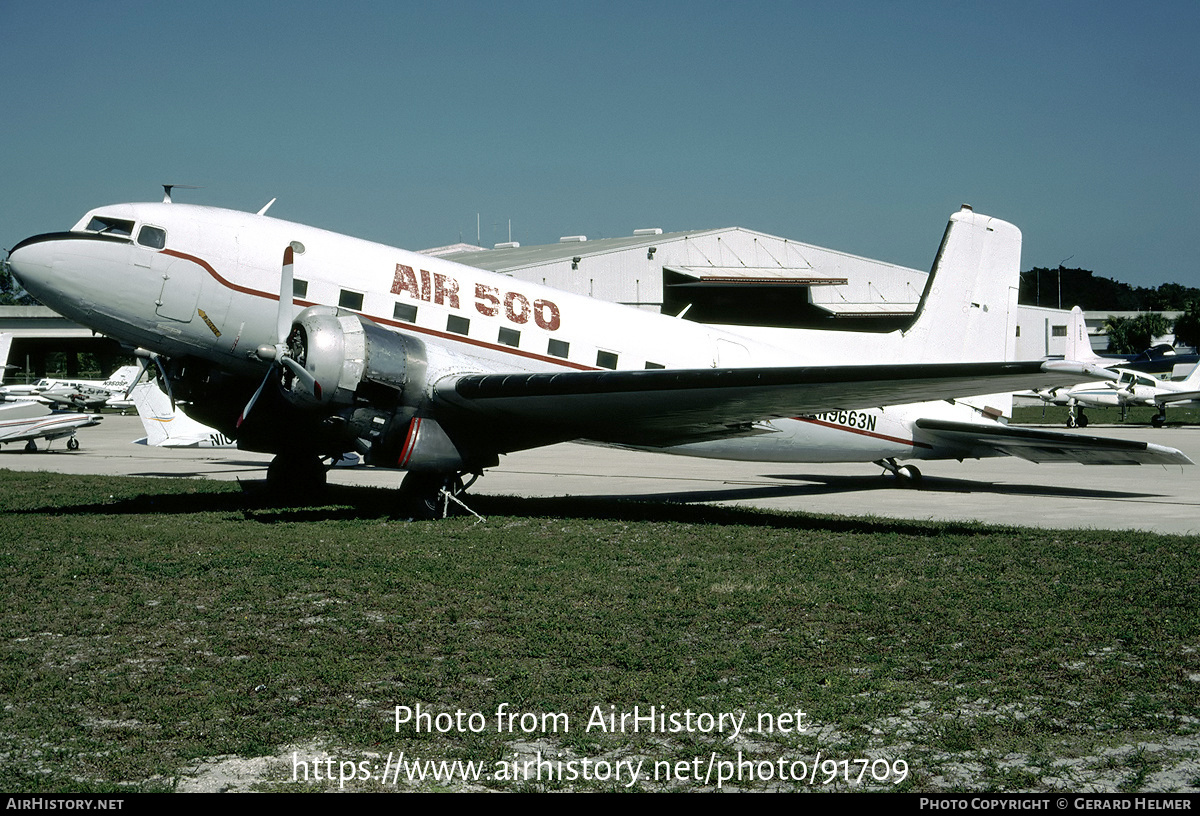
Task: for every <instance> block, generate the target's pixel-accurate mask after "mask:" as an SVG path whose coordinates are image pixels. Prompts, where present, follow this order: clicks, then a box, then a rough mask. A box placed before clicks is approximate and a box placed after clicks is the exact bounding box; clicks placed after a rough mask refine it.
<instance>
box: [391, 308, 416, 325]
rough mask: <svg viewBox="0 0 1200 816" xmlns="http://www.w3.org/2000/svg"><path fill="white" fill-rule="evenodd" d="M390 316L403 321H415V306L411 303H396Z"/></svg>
mask: <svg viewBox="0 0 1200 816" xmlns="http://www.w3.org/2000/svg"><path fill="white" fill-rule="evenodd" d="M392 317H394V318H396V319H397V320H403V321H404V322H405V323H416V322H417V307H416V306H413V305H412V304H411V303H397V304H396V305H395V307H394V308H393V309H392Z"/></svg>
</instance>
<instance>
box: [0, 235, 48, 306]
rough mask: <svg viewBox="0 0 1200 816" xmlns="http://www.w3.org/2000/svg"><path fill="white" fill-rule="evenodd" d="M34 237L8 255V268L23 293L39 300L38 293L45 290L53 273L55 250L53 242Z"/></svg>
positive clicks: (23, 242)
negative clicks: (27, 293)
mask: <svg viewBox="0 0 1200 816" xmlns="http://www.w3.org/2000/svg"><path fill="white" fill-rule="evenodd" d="M42 239H43V236H40V235H35V236H34V237H32V238H26V239H25V240H24V241H22V242H21V243H19V244H17V245H16V246H15V247H13V248H12V251H11V252H9V253H8V268H9V269H11V270H12V273H13V276H14V277H16V279H17V282H18V283H20V284H21V286H22V287H24V289H25V291H27V292H29V294H31V295H33V296H34V297H35V298H38V299H39V300H41V296H40V295H39V292H42V291H44V290H45V287H46V286H47V285H48V283H49V281H50V279H51V276H52V274H53V272H54V261H55V256H56V255H57V252H58V251H57V248H56V246H55V242H54V241H47V240H42Z"/></svg>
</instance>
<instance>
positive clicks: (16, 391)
mask: <svg viewBox="0 0 1200 816" xmlns="http://www.w3.org/2000/svg"><path fill="white" fill-rule="evenodd" d="M139 373H140V371H139V368H138V366H135V365H131V366H122V367H120V368H118V369H117V370H116V371H114V372H113V374H112V376H111V377H109V378H108V379H107V380H60V379H55V378H53V377H43V378H42V379H40V380H38V381H37V382H36V383H34V384H33V385H8V386H0V397H3V398H4V399H6V400H26V401H28V400H32V401H35V402H41V403H44V404H46V405H53V406H56V407H59V408H76V409H79V410H85V411H86V410H99V409H100V408H131V407H133V404H132V403H131V402H129V401H128V399H126V396H125V395H126V393H127V392H128V391H129V388H130V386H132V385H133V383H134V381H135V380H136V379H137V378H138V375H139Z"/></svg>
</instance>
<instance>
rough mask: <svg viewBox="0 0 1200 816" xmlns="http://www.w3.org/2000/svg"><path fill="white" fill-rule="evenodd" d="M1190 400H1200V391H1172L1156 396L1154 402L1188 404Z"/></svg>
mask: <svg viewBox="0 0 1200 816" xmlns="http://www.w3.org/2000/svg"><path fill="white" fill-rule="evenodd" d="M1190 400H1200V391H1172V392H1171V393H1169V394H1156V395H1155V396H1154V401H1155V402H1157V403H1172V402H1188V401H1190Z"/></svg>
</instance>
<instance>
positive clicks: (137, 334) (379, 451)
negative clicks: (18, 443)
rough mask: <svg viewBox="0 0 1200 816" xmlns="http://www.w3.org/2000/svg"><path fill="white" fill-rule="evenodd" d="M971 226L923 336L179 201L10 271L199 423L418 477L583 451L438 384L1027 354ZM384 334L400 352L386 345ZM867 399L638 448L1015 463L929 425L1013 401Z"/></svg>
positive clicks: (50, 243)
mask: <svg viewBox="0 0 1200 816" xmlns="http://www.w3.org/2000/svg"><path fill="white" fill-rule="evenodd" d="M956 219H958V220H960V221H961V222H962V224H963V225H962V226H960V233H959V234H960V236H961V237H960V238H959V239H958V240H957V243H948V242H947V239H946V238H944V239H943V247H942V249H941V250H939V254H938V262H937V263H938V264H941V263H944V264H945V265H946V266H947V267H950V268H953V269H956V270H959V272H958V273H956V274H955V275H954V276H952V277H949V278H947V279H946V280H944V281H943V283H942V286H941V287H934V286H932V285H930V286H927V289H926V292H925V294H924V295H923V296H922V302H921V307H920V308H919V309H918V316H917V318H916V320H915V322H914V324H913V325H912V326H910V327H909V328H908V329H906V330H905V331H893V332H888V333H869V332H829V331H815V330H788V331H772V332H765V331H764V332H754V331H747V333H745V334H742V333H738V332H736V331H731V330H727V329H722V328H716V327H712V326H706V325H703V324H698V323H693V322H689V321H685V320H681V319H676V318H672V317H669V316H664V315H660V314H655V313H652V312H647V311H642V310H637V309H632V308H629V307H626V306H622V305H619V304H613V303H606V302H603V301H598V300H595V299H593V298H588V297H582V296H578V295H573V294H570V293H567V292H563V291H561V290H556V289H552V288H549V287H546V286H539V285H537V284H533V283H530V282H526V281H520V280H516V279H514V278H512V277H509V276H505V275H501V274H497V273H493V272H488V271H485V270H480V269H475V268H473V267H469V266H464V265H461V264H455V263H451V262H448V261H445V260H442V259H439V258H434V257H430V256H426V255H421V254H417V253H413V252H409V251H406V250H402V249H397V248H394V247H389V246H385V245H382V244H377V243H372V242H369V241H364V240H361V239H356V238H351V237H348V236H344V235H339V234H337V233H333V232H329V231H326V230H321V229H317V228H314V227H308V226H303V225H300V224H294V223H290V222H286V221H281V220H277V219H274V218H270V217H267V216H264V215H255V214H248V213H243V212H237V211H231V210H224V209H216V208H209V207H197V206H190V205H183V204H171V203H162V204H119V205H112V206H106V207H100V208H97V209H95V210H93V211H91V212H89V213H88V214H86V215H85V216H84V217H83V218H82V219H81V220H80V221H79V223H78V224H76V226H75V227H74V228H73V229H72V230H70V231H69V232H63V233H50V234H46V235H40V236H35V237H33V238H30V239H27V240H25V241H23V242H21V243H20V244H18V246H17V247H15V248H14V249H13V251H12V253H11V256H10V262H11V264H12V266H13V269H14V271H15V272H16V273H17V275H18V277H19V279H20V280H21V281H22V283H23V285H24V286H25V288H26V289H27V290H28V291H29V292H30V294H32V295H34V296H35V297H37V298H38V299H39V300H41V301H42V302H44V303H46V304H47V305H50V306H51V307H52V308H54V309H56V310H57V311H59V312H60V313H62V314H63V315H65V316H67V317H69V318H71V319H74V320H76V321H78V322H80V323H82V324H84V325H87V326H90V327H92V328H93V329H95V330H97V331H99V332H102V333H104V334H107V335H110V336H112V337H115V338H117V339H118V340H120V341H121V342H123V343H126V344H128V345H130V346H132V347H139V348H141V349H143V350H145V351H146V352H149V353H152V354H157V355H160V356H161V357H163V358H168V359H169V360H170V361H171V366H172V368H171V376H172V378H174V379H175V381H176V387H180V388H184V389H186V390H185V391H184V393H183V394H182V398H183V399H185V400H190V401H191V403H192V405H193V407H194V408H196V409H198V412H199V415H198V416H197V419H199V420H200V421H202V422H205V423H206V424H209V425H212V426H214V427H215V428H217V429H218V430H219V431H220V432H221V433H225V434H228V435H230V436H234V435H236V436H237V437H238V439H239V445H242V444H243V443H245V445H246V446H253V445H257V447H255V448H254V449H257V450H270V451H276V452H281V451H284V450H286V449H287V448H288V446H290V445H296V444H298V443H299V444H303V443H305V442H306V441H307V440H310V439H311V438H312V437H314V436H319V435H320V434H326V436H325V437H324V438H323V439H322V440H321V441H320V442H319V443H312V444H311V447H312V449H313V450H314V451H315V452H318V453H324V454H326V455H328V454H331V453H332V454H340V453H341V452H344V451H345V450H347V447H346V446H345V444H346V443H347V442H348V441H356V442H355V443H356V444H359V450H360V451H361V452H363V453H364V454H365V455H367V456H368V461H374V462H375V463H382V464H387V465H388V466H392V467H401V468H409V467H412V466H413V463H414V462H416V461H417V460H418V459H421V458H422V457H424V458H423V461H425V462H427V463H428V464H427V466H428V467H429V468H431V469H438V470H442V471H446V470H451V471H452V470H454V469H456V468H470V467H474V466H478V463H479V462H485V461H486V460H488V458H489V457H491V459H493V460H494V457H495V455H496V453H503V452H506V451H509V450H516V449H519V448H520V447H522V446H530V445H536V444H547V443H548V442H549V441H555V440H557V439H569V438H573V437H572V436H571V430H570V429H571V427H573V426H572V425H571V423H570V422H569V421H568V420H569V417H568V416H567V415H566V414H562V415H556V416H554V417H552V424H553V423H554V422H557V423H560V424H561V425H562V427H563V430H562V431H561V433H559V432H558V431H556V430H555V429H554V428H551V429H549V430H546V429H535V430H531V431H529V432H528V437H527V438H526V437H525V436H523V434H525V433H526V431H524V430H522V429H520V428H518V429H516V430H513V428H512V427H506V428H505V429H504V430H505V431H506V433H507V434H508V435H507V437H506V439H505V441H504V442H502V443H496V444H494V445H493V444H492V443H491V442H490V441H489V438H488V437H489V433H490V431H489V429H488V428H487V427H480V425H479V423H478V422H474V423H473V424H472V419H471V415H470V413H469V409H470V406H467V413H463V410H464V404H462V403H459V402H456V401H455V398H451V397H450V396H448V394H449V393H450V392H449V389H440V390H439V388H440V385H441V384H442V383H454V382H457V381H459V380H460V379H462V378H467V377H470V376H472V375H496V374H500V375H506V374H507V375H515V374H527V373H539V372H545V373H554V372H588V371H595V372H604V371H606V370H613V371H624V372H635V371H648V370H654V369H668V370H672V371H673V370H682V371H684V372H687V371H692V372H695V371H697V370H704V369H709V370H712V369H734V370H736V369H740V368H747V369H750V368H754V369H762V368H763V367H799V366H831V365H837V366H860V365H863V364H873V365H876V366H878V365H880V364H886V365H890V364H899V363H927V362H929V363H939V362H959V361H972V362H987V361H1003V360H1009V359H1011V355H1012V348H1013V325H1012V314H1013V311H1014V306H1015V300H1016V286H1015V277H1016V273H1017V271H1018V266H1017V265H1018V263H1019V254H1020V232H1019V231H1018V230H1016V228H1015V227H1012V225H1009V224H1005V223H1004V222H1001V221H998V220H996V219H988V218H987V217H986V216H977V215H975V214H974V213H972V212H970V211H969V210H968V209H964V212H962V213H959V214H956V215H955V216H954V217H952V224H951V226H953V225H954V222H955V220H956ZM946 235H947V236H950V235H951V228H950V227H948V228H947V233H946ZM289 246H291V247H294V253H293V252H292V250H289V251H288V253H287V254H284V258H285V264H286V268H288V269H290V270H291V271H290V274H291V276H292V280H293V283H292V286H291V287H290V288H291V297H290V306H285V307H284V310H282V311H281V309H280V299H281V294H280V285H281V280H282V281H286V280H287V277H286V276H285V275H284V274H281V266H280V257H281V252H282V251H283V249H284V248H285V247H289ZM293 254H294V257H293ZM935 266H936V264H935ZM998 270H999V273H998ZM1009 273H1011V275H1010V274H1009ZM1009 277H1011V278H1013V280H1011V281H1009V280H1008V278H1009ZM931 280H932V276H931ZM284 285H285V286H286V283H285V284H284ZM283 297H284V298H288V293H287V292H285V293H283ZM321 305H325V306H328V307H334V306H336V307H337V308H336V310H335V309H331V308H325V309H323V310H322V309H321V308H319V307H320V306H321ZM312 307H318V308H316V309H315V310H314V308H312ZM284 312H286V314H285V313H284ZM297 313H300V314H299V317H298V318H297V319H298V321H299V320H301V319H304V320H310V322H309V323H305V324H303V325H306V326H308V330H309V334H308V335H305V336H304V337H301V338H300V340H302V341H303V342H301V343H300V345H298V346H295V347H291V346H287V347H286V348H285V344H283V343H282V342H281V341H282V340H283V338H282V336H280V332H279V329H278V327H279V326H280V323H281V321H282V322H283V324H284V325H286V324H287V323H288V322H289V321H288V320H287V319H286V318H287V317H297ZM306 315H308V316H309V317H307V318H306V317H305V316H306ZM358 316H361V317H362V318H366V320H365V321H362V320H359V319H358ZM295 326H296V327H299V328H294V329H293V336H294V337H295V336H297V335H295V332H296V331H302V329H303V327H302V323H301V322H297V323H296V324H295ZM377 327H382V330H383V335H387V334H388V333H389V332H390V333H392V337H393V339H391V340H389V339H387V337H386V336H382V337H381V335H380V334H378V333H377V332H379V331H380V329H379V328H377ZM302 333H303V332H302ZM751 334H754V335H756V336H753V337H752V336H749V335H751ZM764 338H770V341H769V342H768V341H766V340H764ZM334 341H336V343H337V344H338V345H337V347H336V348H334V347H333V345H331V343H333V342H334ZM288 342H289V343H290V342H291V339H289V341H288ZM297 342H300V341H297ZM305 344H307V345H305ZM301 346H303V349H302V350H301V352H298V351H297V349H300V348H301ZM272 349H273V350H272ZM281 355H282V356H281ZM285 357H286V358H287V359H284V358H285ZM300 357H303V358H304V359H300ZM318 358H320V359H321V360H324V361H325V362H329V361H331V360H332V361H333V362H334V364H333V365H332V366H331V367H330V366H327V367H326V368H327V369H328V371H326V372H325V373H323V374H320V376H318V374H317V373H314V374H313V375H312V379H310V380H308V381H307V384H304V383H305V381H304V380H302V379H300V380H295V381H290V380H289V377H290V375H289V373H288V371H283V372H282V373H283V377H284V386H285V390H284V393H283V396H282V397H275V398H274V399H276V400H277V403H276V405H275V406H274V407H273V408H271V409H270V410H274V411H275V412H276V413H275V416H282V415H283V413H287V415H288V417H290V419H289V422H290V423H291V424H287V423H286V422H284V423H280V422H275V423H272V422H270V421H264V420H261V419H260V420H259V427H258V429H257V430H256V429H254V428H253V427H252V426H253V423H251V426H242V425H241V422H242V418H243V417H241V416H240V415H239V410H241V409H242V408H243V406H245V409H244V410H242V413H245V411H250V409H251V406H253V405H254V404H255V401H256V400H257V399H258V394H259V393H261V392H262V391H263V389H262V388H259V389H258V391H255V390H254V387H255V385H257V384H258V383H259V382H260V381H261V380H262V378H263V376H264V373H265V372H266V371H267V369H268V367H269V365H271V364H270V362H269V361H270V360H278V359H283V362H285V363H288V364H289V365H290V366H293V367H294V368H295V369H296V370H299V369H301V368H303V367H304V366H309V367H314V371H316V369H319V368H320V364H318V363H315V362H314V361H315V360H317V359H318ZM285 368H286V366H285ZM289 370H290V369H289ZM329 372H332V373H329ZM364 372H365V373H364ZM318 373H320V372H318ZM322 377H324V379H322ZM372 378H373V379H372ZM351 381H352V382H351ZM289 382H290V383H291V384H289ZM347 382H350V385H346V383H347ZM296 383H301V384H302V385H303V387H298V386H297V385H296ZM679 387H680V389H683V390H684V392H686V389H687V388H689V387H691V386H688V385H687V384H686V383H683V384H681V385H680V386H679ZM288 388H291V391H290V392H288V391H287V389H288ZM356 389H357V390H356ZM252 392H253V393H254V396H253V397H251V393H252ZM384 392H386V394H384V396H383V397H381V396H380V395H381V394H383V393H384ZM688 393H690V392H688ZM925 393H928V392H927V391H925V392H922V394H925ZM248 398H250V399H249V403H247V399H248ZM439 398H441V400H442V402H441V403H439V404H437V405H435V403H437V401H438V399H439ZM518 398H519V396H518ZM264 399H267V398H264ZM283 399H287V400H291V402H290V403H285V402H282V401H281V400H283ZM339 400H340V402H339ZM447 400H448V401H447ZM685 402H686V401H685ZM368 403H369V404H368ZM614 404H618V403H614ZM314 405H317V406H319V407H320V409H321V411H323V412H324V413H321V412H318V411H316V410H315V409H313V406H314ZM857 406H858V407H856V409H855V410H845V409H844V408H845V407H847V406H837V405H830V406H828V407H829V409H831V410H828V411H824V412H817V413H810V414H805V415H802V416H786V415H781V413H769V414H762V413H759V414H758V415H757V416H756V415H754V414H751V415H750V416H746V417H744V419H745V420H746V423H745V426H744V427H733V426H732V425H723V426H721V427H717V428H714V431H713V432H712V433H708V434H707V435H706V434H703V433H702V434H700V437H703V438H697V437H696V435H695V434H694V433H693V435H692V438H691V439H682V438H681V439H678V440H673V439H671V438H670V437H671V434H670V433H664V432H663V428H662V421H663V420H662V419H661V418H659V419H657V420H656V422H658V423H659V424H657V425H655V426H654V431H653V433H654V435H655V439H657V440H660V441H656V442H654V443H652V444H650V445H643V444H642V443H641V442H638V441H636V440H637V439H639V438H641V436H644V435H645V434H642V435H641V436H639V435H638V434H630V436H629V438H630V440H631V441H630V442H629V443H628V444H630V446H641V447H650V448H652V449H655V450H663V451H666V452H670V453H678V454H684V455H693V456H706V457H716V458H730V459H754V460H762V461H777V462H821V461H873V460H880V459H891V458H947V457H952V458H964V457H968V456H970V457H974V456H985V455H1000V454H998V453H997V452H996V451H995V450H994V449H992V448H987V447H986V446H982V447H979V446H976V445H975V444H974V443H970V444H966V443H963V442H961V441H959V442H949V441H947V439H948V437H945V436H942V437H939V436H938V435H937V434H928V433H923V432H922V431H921V430H920V429H919V428H917V427H916V424H915V423H916V420H918V419H923V418H924V419H928V418H939V419H947V420H955V421H958V422H964V423H975V424H978V425H979V426H981V427H983V426H996V425H997V424H998V423H997V422H996V420H997V418H1000V417H1004V416H1006V415H1008V414H1010V413H1011V401H1010V399H1009V397H1008V396H1007V395H1002V396H995V395H993V396H990V397H988V396H985V397H980V398H968V399H955V400H953V401H950V400H942V401H937V402H925V403H911V404H905V405H898V406H889V407H882V406H878V407H871V406H870V405H869V403H867V404H864V403H863V402H862V401H861V398H860V401H859V402H858V403H857ZM281 408H287V411H286V412H284V411H281V410H280V409H281ZM335 408H336V410H335ZM435 408H436V409H437V411H436V412H435ZM835 408H836V409H837V410H832V409H835ZM263 410H264V411H266V410H268V409H263ZM761 410H762V409H758V408H749V407H748V408H747V412H752V411H761ZM306 411H307V413H306ZM338 412H340V413H338ZM438 412H440V413H438ZM456 412H457V413H456ZM435 413H436V414H437V418H438V421H440V422H442V423H443V424H446V423H450V424H454V423H458V425H457V428H458V430H457V432H456V433H457V441H456V440H451V439H447V438H446V437H445V434H443V433H442V432H441V428H440V426H439V425H438V421H429V420H433V419H434V418H435ZM539 413H540V414H541V415H545V414H544V411H543V409H541V408H538V409H537V410H535V411H534V412H533V414H531V415H529V416H530V417H532V416H534V415H538V414H539ZM680 417H681V422H683V421H685V420H686V421H687V422H693V423H694V421H695V418H696V414H695V413H694V412H692V411H691V409H690V408H684V409H682V410H681V413H680ZM759 417H761V418H759ZM605 419H606V428H605V431H604V434H605V435H604V436H601V437H598V438H600V439H601V440H602V441H603V440H605V439H607V440H608V441H609V442H611V443H613V444H625V443H623V442H621V441H620V439H618V438H617V437H618V436H619V434H617V433H615V432H614V431H613V429H612V426H613V424H614V420H619V417H618V418H613V417H608V418H605ZM755 419H758V421H754V420H755ZM537 421H538V420H537V419H533V418H529V419H527V420H526V422H528V423H529V424H531V425H534V424H536V423H537ZM422 423H424V424H423V425H422ZM618 424H619V423H618ZM264 426H271V427H264ZM274 426H279V427H274ZM247 427H250V430H247ZM418 427H423V428H424V429H425V430H424V431H423V433H425V436H424V437H421V436H420V435H419V433H418V431H417V428H418ZM351 431H352V433H351ZM256 433H257V434H258V438H257V440H255V439H254V436H255V434H256ZM556 434H558V435H557V436H556ZM681 436H682V434H681ZM456 446H457V447H459V448H462V449H463V450H468V451H470V454H469V455H465V454H462V452H461V451H456V450H455V448H456ZM317 448H320V449H319V450H317ZM417 454H419V455H417ZM472 462H474V463H476V464H475V465H473V464H472ZM482 466H487V465H486V464H484V465H482Z"/></svg>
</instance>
